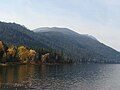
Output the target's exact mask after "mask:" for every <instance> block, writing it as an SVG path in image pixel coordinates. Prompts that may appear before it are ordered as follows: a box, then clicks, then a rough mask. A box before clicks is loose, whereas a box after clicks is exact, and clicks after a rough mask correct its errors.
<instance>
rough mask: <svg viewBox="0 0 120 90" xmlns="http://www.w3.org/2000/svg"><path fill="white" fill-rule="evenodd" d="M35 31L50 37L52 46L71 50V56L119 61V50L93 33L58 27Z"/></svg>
mask: <svg viewBox="0 0 120 90" xmlns="http://www.w3.org/2000/svg"><path fill="white" fill-rule="evenodd" d="M33 31H34V32H35V33H37V34H39V36H43V37H46V38H48V39H49V41H48V42H51V45H50V46H52V45H54V46H53V47H56V48H57V47H58V50H59V49H61V50H64V51H65V52H67V53H68V52H69V56H72V57H74V56H75V57H74V58H76V59H77V60H86V58H87V57H88V58H89V59H91V60H92V61H94V60H95V61H96V60H97V61H99V60H100V61H102V60H103V62H104V61H106V62H108V61H112V62H114V61H119V57H120V53H119V52H118V51H116V50H114V49H112V48H110V47H108V46H106V45H104V44H103V43H101V42H99V41H98V40H97V39H96V38H95V37H93V36H91V35H86V34H78V33H76V32H74V31H72V30H70V29H67V28H57V27H52V28H47V27H45V28H38V29H35V30H33ZM53 47H52V48H53ZM87 60H88V59H87Z"/></svg>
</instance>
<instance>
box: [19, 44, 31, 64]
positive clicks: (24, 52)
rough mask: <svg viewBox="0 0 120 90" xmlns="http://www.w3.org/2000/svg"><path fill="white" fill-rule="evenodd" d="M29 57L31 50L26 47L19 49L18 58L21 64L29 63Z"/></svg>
mask: <svg viewBox="0 0 120 90" xmlns="http://www.w3.org/2000/svg"><path fill="white" fill-rule="evenodd" d="M28 56H29V50H28V49H27V48H26V47H25V46H19V47H18V57H19V59H20V61H21V62H27V61H28Z"/></svg>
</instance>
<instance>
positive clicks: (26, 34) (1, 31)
mask: <svg viewBox="0 0 120 90" xmlns="http://www.w3.org/2000/svg"><path fill="white" fill-rule="evenodd" d="M0 40H3V41H4V42H6V43H7V44H14V45H26V46H28V47H32V46H45V45H43V44H42V43H40V42H39V41H38V40H39V39H38V36H37V35H36V34H35V33H34V32H33V31H30V30H28V29H27V28H25V27H24V26H21V25H19V24H15V23H5V22H0Z"/></svg>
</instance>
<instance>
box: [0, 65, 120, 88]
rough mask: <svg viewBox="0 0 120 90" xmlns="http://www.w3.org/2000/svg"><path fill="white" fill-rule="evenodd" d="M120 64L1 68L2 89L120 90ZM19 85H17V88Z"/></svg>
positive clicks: (0, 85) (0, 84)
mask: <svg viewBox="0 0 120 90" xmlns="http://www.w3.org/2000/svg"><path fill="white" fill-rule="evenodd" d="M119 77H120V65H117V64H79V65H49V66H48V65H41V66H34V65H21V66H7V67H0V87H1V88H3V86H4V88H6V87H7V88H8V86H9V85H12V87H15V88H17V89H19V88H21V87H22V88H24V89H27V88H33V89H38V90H39V89H48V90H57V89H58V90H113V89H114V90H119V89H120V80H119ZM14 85H15V86H14Z"/></svg>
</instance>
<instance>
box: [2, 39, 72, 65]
mask: <svg viewBox="0 0 120 90" xmlns="http://www.w3.org/2000/svg"><path fill="white" fill-rule="evenodd" d="M0 63H1V64H2V65H3V64H34V65H35V64H36V65H38V64H65V63H73V62H72V60H71V59H70V58H68V57H66V56H64V54H63V53H62V52H55V51H53V50H49V49H44V48H37V49H35V50H34V49H31V48H29V47H26V46H24V45H20V46H15V45H9V46H7V45H6V44H4V43H3V41H0Z"/></svg>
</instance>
